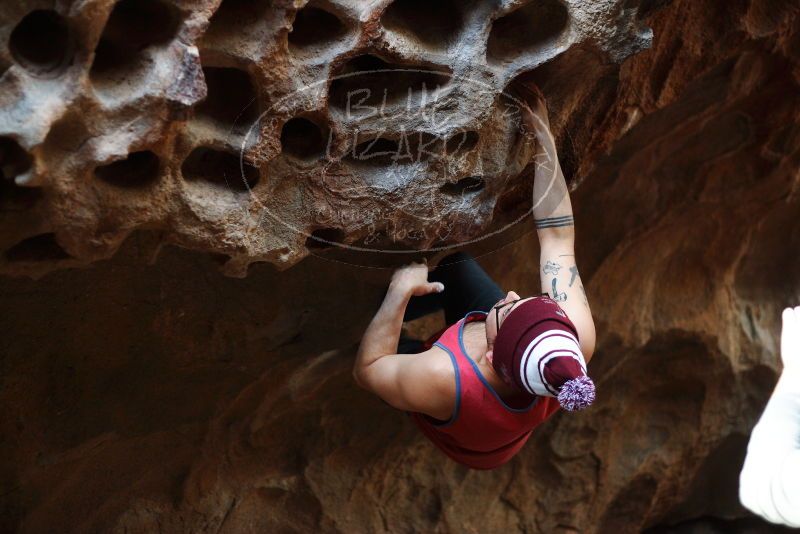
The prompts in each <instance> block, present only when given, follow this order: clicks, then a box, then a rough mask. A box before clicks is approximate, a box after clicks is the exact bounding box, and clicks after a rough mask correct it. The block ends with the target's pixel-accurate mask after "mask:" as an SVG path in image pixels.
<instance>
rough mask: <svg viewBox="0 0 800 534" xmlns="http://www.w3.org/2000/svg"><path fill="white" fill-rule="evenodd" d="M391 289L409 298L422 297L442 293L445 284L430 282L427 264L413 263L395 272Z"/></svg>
mask: <svg viewBox="0 0 800 534" xmlns="http://www.w3.org/2000/svg"><path fill="white" fill-rule="evenodd" d="M390 288H391V289H392V290H395V291H400V292H402V294H403V295H405V296H408V297H421V296H423V295H427V294H429V293H441V292H442V291H444V284H442V283H441V282H428V266H427V264H425V263H411V264H409V265H405V266H403V267H400V268H399V269H397V270H396V271H395V272H394V274H393V275H392V282H391V284H390Z"/></svg>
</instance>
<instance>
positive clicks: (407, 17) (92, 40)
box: [0, 0, 651, 277]
mask: <svg viewBox="0 0 800 534" xmlns="http://www.w3.org/2000/svg"><path fill="white" fill-rule="evenodd" d="M623 4H625V6H626V7H625V8H624V9H623V8H622V5H623ZM628 4H630V2H622V1H616V0H615V1H610V0H606V1H603V2H595V3H594V5H593V6H592V8H591V15H590V16H589V14H588V13H584V11H586V10H587V9H588V8H587V6H585V5H584V2H581V1H576V0H569V1H562V0H546V1H545V0H537V1H531V2H519V1H515V2H502V3H497V2H485V1H477V0H470V1H467V2H449V1H444V0H443V1H442V2H434V3H430V2H419V1H416V0H397V1H392V2H390V1H387V0H383V1H381V2H373V3H366V2H350V1H345V0H336V1H332V0H330V1H329V0H326V1H316V0H314V1H311V2H308V3H304V2H297V3H293V2H288V1H280V0H272V1H270V0H221V1H216V0H193V1H187V0H182V1H179V0H117V1H112V0H102V1H98V2H62V3H59V4H58V5H57V6H56V7H53V6H51V5H50V4H48V3H47V2H43V1H41V0H39V1H35V0H30V1H26V2H15V3H14V5H7V6H3V8H2V9H0V36H5V37H7V39H5V40H4V43H5V44H4V45H3V46H2V47H0V48H1V49H0V60H2V61H0V64H2V65H7V67H5V73H4V74H3V77H2V79H0V94H2V96H0V140H2V142H3V143H14V146H15V147H16V148H17V149H19V150H20V151H22V153H23V154H24V156H23V157H24V158H26V159H29V160H30V161H31V171H30V172H29V173H28V174H27V175H25V176H16V177H13V176H4V177H5V179H6V180H11V179H12V178H13V179H14V181H15V184H16V186H19V187H27V188H36V189H38V190H40V191H41V192H42V194H41V197H40V198H39V200H38V205H37V212H38V214H39V218H38V219H37V222H36V224H30V221H28V220H24V219H27V218H28V217H29V215H28V214H27V213H25V214H22V213H14V214H8V213H6V214H4V215H3V220H2V221H0V232H3V233H4V234H6V235H5V236H4V237H6V238H5V239H3V241H2V246H3V247H4V248H3V250H7V249H9V248H10V247H13V246H15V245H16V244H17V243H18V242H20V241H22V240H24V239H28V238H31V237H35V236H36V235H40V234H42V233H45V232H46V233H51V234H53V235H54V239H55V241H56V242H57V243H59V246H60V247H62V248H63V249H64V250H65V251H66V252H67V257H65V258H61V259H58V260H57V261H50V260H42V261H38V262H30V261H25V262H23V261H9V260H8V258H7V257H6V256H5V255H3V256H1V257H0V258H1V259H0V272H3V273H6V274H10V275H22V276H33V277H37V276H41V275H42V274H44V273H47V272H49V271H51V270H53V269H58V268H66V267H77V266H86V265H89V264H91V263H92V262H94V261H97V260H100V259H106V258H109V257H111V256H112V255H113V254H114V253H115V251H116V250H117V248H119V246H120V245H121V243H123V242H124V241H125V239H126V238H128V236H130V235H131V234H132V232H135V231H137V230H138V229H148V230H152V229H157V230H158V232H159V234H158V235H160V236H161V241H162V243H165V244H166V243H169V244H174V245H178V246H182V247H185V248H190V249H193V250H200V251H204V252H209V253H213V254H217V255H218V256H219V257H222V256H225V257H228V258H229V260H228V261H226V262H225V264H223V272H225V273H226V274H228V275H233V276H244V275H246V273H247V269H248V265H250V264H252V263H260V262H268V263H272V264H274V265H276V267H277V268H279V269H286V268H288V267H291V266H292V265H294V264H296V263H297V262H298V261H300V260H301V259H302V258H304V257H305V256H306V255H307V254H308V252H309V250H308V247H306V243H307V242H308V238H309V236H310V235H311V234H312V233H313V232H314V231H316V230H318V229H319V228H320V227H321V226H325V227H330V228H332V229H335V230H336V231H337V232H338V233H340V234H341V235H342V244H349V245H360V248H362V249H363V248H366V249H367V250H382V249H386V248H401V249H404V250H420V249H425V248H430V247H432V246H439V247H441V246H452V245H455V244H457V243H459V242H463V241H465V240H469V239H476V238H480V237H481V236H482V235H485V234H486V233H487V232H488V231H489V230H490V227H491V226H492V224H493V220H494V219H493V217H492V211H493V210H494V207H495V205H496V203H497V200H498V198H500V197H501V196H503V195H504V194H506V193H507V192H508V191H511V190H514V189H517V188H520V187H524V186H526V185H527V186H528V188H529V187H530V181H531V174H530V172H529V171H527V172H526V167H527V164H528V163H529V161H530V153H531V151H530V150H521V149H520V145H519V143H518V141H519V140H516V138H517V137H519V136H520V131H519V130H520V126H519V107H520V105H519V103H515V102H514V99H513V97H512V95H511V94H509V87H510V86H511V85H512V84H513V83H514V81H515V80H516V79H517V78H519V77H520V76H526V75H530V73H532V72H535V71H536V70H537V68H540V67H541V66H542V65H545V64H549V63H551V62H553V61H554V60H557V59H558V58H559V57H560V56H561V55H562V54H564V53H565V52H566V51H568V50H570V49H573V48H586V49H589V50H592V51H593V53H595V54H597V56H598V57H600V58H605V59H603V61H604V62H607V63H609V64H610V65H613V67H611V69H612V70H618V69H619V63H620V62H621V61H622V59H623V58H625V57H628V56H630V55H631V54H633V53H634V52H637V51H640V50H642V49H644V48H646V47H647V46H648V45H649V43H650V40H651V32H650V30H649V29H648V28H647V26H646V25H645V24H644V23H643V22H642V21H641V19H639V18H637V8H636V7H628V6H627V5H628ZM589 20H590V21H591V22H589ZM526 27H530V28H531V30H530V31H521V29H523V28H526ZM589 81H590V80H589ZM511 107H515V108H517V110H516V111H517V113H516V115H514V114H513V113H510V112H509V108H511ZM554 113H556V114H558V113H559V112H558V111H557V110H555V111H554ZM466 135H469V136H471V139H472V141H471V142H470V143H466V144H465V143H458V144H457V147H456V148H457V150H456V151H454V152H455V153H454V152H448V151H447V150H446V148H447V147H451V148H452V146H453V143H454V141H453V140H454V139H458V138H459V137H464V136H466ZM478 140H480V142H478ZM65 145H68V146H69V148H67V147H65ZM201 156H202V158H205V159H199V158H200V157H201ZM12 157H15V156H12ZM235 159H238V160H240V161H239V163H238V165H237V164H236V163H234V160H235ZM227 160H230V161H228V162H227V163H226V161H227ZM198 164H199V165H200V166H201V167H204V170H202V171H201V170H199V168H198ZM237 166H238V167H239V170H238V171H237V169H236V167H237ZM469 177H477V179H479V180H481V184H482V187H481V188H480V191H479V192H478V191H475V192H474V193H475V194H469V195H461V196H460V195H453V194H452V187H453V186H454V187H455V189H456V191H459V190H460V186H456V185H455V184H458V183H460V182H461V181H463V180H465V179H467V178H469ZM109 185H111V186H116V187H109ZM226 188H229V189H230V191H225V189H226ZM242 189H243V190H244V191H245V192H246V193H247V194H244V195H242V194H238V193H239V192H241V190H242ZM214 197H219V199H220V200H219V202H217V201H215V198H214ZM419 198H424V199H425V202H413V201H412V202H408V201H407V200H408V199H419ZM321 212H325V213H327V214H334V215H335V217H334V219H335V220H328V219H330V217H324V216H321ZM109 213H113V215H111V216H109V215H108V214H109ZM432 219H436V220H437V221H438V222H437V223H436V224H438V225H439V226H440V227H442V228H448V229H449V230H448V231H447V232H443V231H438V232H437V231H434V230H435V229H433V228H431V226H432V222H431V221H432ZM464 221H472V223H471V224H464ZM7 228H13V230H5V229H7ZM396 228H403V231H402V232H398V231H394V230H393V229H396Z"/></svg>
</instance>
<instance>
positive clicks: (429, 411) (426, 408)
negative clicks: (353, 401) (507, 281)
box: [353, 91, 595, 469]
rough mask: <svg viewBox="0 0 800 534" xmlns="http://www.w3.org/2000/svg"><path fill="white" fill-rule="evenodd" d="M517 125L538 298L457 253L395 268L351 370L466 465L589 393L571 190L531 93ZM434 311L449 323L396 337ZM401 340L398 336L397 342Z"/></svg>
mask: <svg viewBox="0 0 800 534" xmlns="http://www.w3.org/2000/svg"><path fill="white" fill-rule="evenodd" d="M534 96H535V98H534V99H532V106H531V107H530V108H528V107H527V106H525V108H526V109H525V113H524V115H523V116H524V119H523V120H524V126H525V128H526V129H527V130H528V131H530V132H532V133H533V134H534V135H535V136H536V140H537V142H538V146H539V147H540V150H538V151H537V152H538V154H537V156H535V158H536V160H535V163H536V170H535V174H534V208H533V215H534V220H535V224H536V231H537V234H538V238H539V243H540V249H541V251H540V262H539V263H540V273H539V274H540V277H541V287H542V291H543V292H546V294H545V295H541V296H534V297H528V298H521V297H520V296H519V295H518V294H517V293H515V292H514V291H508V292H507V293H504V292H503V291H501V290H500V288H499V287H498V286H497V284H495V283H494V282H493V281H492V280H491V279H490V278H489V276H488V275H487V274H486V273H485V272H484V271H483V270H482V269H481V268H480V267H479V266H478V264H477V263H476V262H475V260H474V259H472V258H471V257H469V256H468V255H466V254H464V253H456V254H452V255H450V256H448V257H446V258H444V259H443V260H442V261H441V262H440V263H439V265H438V266H437V268H436V269H435V270H433V271H432V272H431V273H430V280H429V279H428V274H429V273H428V268H427V266H426V265H424V264H412V265H409V266H406V267H403V268H400V269H398V270H397V271H396V272H395V273H394V275H393V277H392V280H391V283H390V285H389V289H388V291H387V293H386V296H385V298H384V300H383V303H382V305H381V307H380V309H379V310H378V312H377V314H376V315H375V317H374V318H373V319H372V322H371V323H370V325H369V327H368V328H367V330H366V332H365V333H364V336H363V339H362V341H361V345H360V347H359V350H358V353H357V356H356V362H355V367H354V369H353V376H354V378H355V380H356V382H357V383H358V384H359V385H360V386H361V387H363V388H365V389H367V390H368V391H371V392H373V393H375V394H376V395H378V396H379V397H380V398H382V399H383V400H384V401H386V402H387V403H389V404H390V405H391V406H393V407H395V408H398V409H400V410H406V411H408V412H410V415H411V417H412V418H413V419H414V421H415V422H416V423H417V425H418V426H419V428H420V429H421V431H422V432H423V433H424V435H425V436H427V437H428V438H429V439H430V440H431V441H432V442H433V443H434V444H435V445H436V446H437V447H439V448H440V449H441V450H442V451H443V452H444V453H445V454H447V455H448V456H449V457H450V458H452V459H453V460H455V461H456V462H459V463H461V464H464V465H466V466H468V467H471V468H475V469H492V468H495V467H498V466H500V465H502V464H504V463H506V462H507V461H509V460H510V459H511V458H512V457H513V456H514V455H515V454H516V453H517V452H518V451H519V450H520V449H521V448H522V446H523V445H524V444H525V442H526V441H527V439H528V437H529V436H530V434H531V431H532V430H533V429H534V428H535V427H536V426H537V425H539V424H541V423H542V422H543V421H545V420H546V419H547V418H548V417H549V416H550V415H552V414H553V413H554V412H556V411H557V410H558V409H559V407H562V408H564V409H566V410H569V411H573V410H580V409H583V408H585V407H586V406H588V405H589V404H591V402H592V401H593V400H594V384H593V383H592V381H591V379H590V378H589V377H588V376H587V374H586V372H587V370H586V364H587V362H588V361H589V359H590V358H591V356H592V352H593V351H594V345H595V328H594V322H593V320H592V314H591V311H590V309H589V303H588V301H587V299H586V293H585V291H584V288H583V283H582V282H581V278H580V274H578V268H577V265H576V263H575V251H574V242H575V228H574V222H573V217H572V206H571V203H570V198H569V192H568V190H567V185H566V182H565V180H564V175H563V173H562V171H561V167H560V165H559V164H558V159H557V157H556V151H555V143H554V141H553V137H552V135H551V134H550V129H549V122H548V118H547V110H546V107H545V104H544V101H543V99H542V98H541V96H540V95H539V94H538V91H536V94H535V95H534ZM440 308H443V309H444V312H445V320H446V322H447V324H449V325H452V326H450V327H449V328H447V329H446V330H445V331H444V333H442V334H441V336H440V337H438V340H436V341H435V343H422V342H421V341H417V340H410V339H400V334H401V328H402V324H403V322H404V320H405V321H408V320H413V319H415V318H417V317H420V316H422V315H425V314H426V313H430V312H432V311H435V310H436V309H440ZM398 342H399V343H398Z"/></svg>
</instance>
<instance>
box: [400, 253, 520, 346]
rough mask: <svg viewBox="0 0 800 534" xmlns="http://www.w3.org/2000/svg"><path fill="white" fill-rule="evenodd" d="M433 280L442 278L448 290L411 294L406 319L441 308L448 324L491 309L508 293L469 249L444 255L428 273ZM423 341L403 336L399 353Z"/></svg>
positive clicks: (419, 344) (430, 279)
mask: <svg viewBox="0 0 800 534" xmlns="http://www.w3.org/2000/svg"><path fill="white" fill-rule="evenodd" d="M428 280H429V281H430V282H441V283H443V284H444V291H442V292H441V293H431V294H429V295H425V296H423V297H411V300H410V301H409V303H408V307H407V308H406V313H405V315H404V316H403V321H412V320H414V319H418V318H420V317H423V316H425V315H428V314H430V313H433V312H435V311H438V310H440V309H444V319H445V322H446V323H447V324H448V325H452V324H454V323H456V322H458V320H459V319H461V318H462V317H464V316H465V315H466V314H467V313H469V312H471V311H478V310H479V311H484V312H487V313H488V312H489V310H491V308H492V306H494V305H495V304H497V301H498V300H500V299H502V298H503V297H504V296H505V293H503V291H502V290H501V289H500V287H499V286H498V285H497V284H496V283H495V282H494V280H492V279H491V278H490V277H489V275H488V274H486V271H484V270H483V269H482V268H481V266H480V265H478V262H476V261H475V258H473V257H472V256H470V255H469V254H467V253H465V252H456V253H454V254H450V255H449V256H447V257H445V258H443V259H442V261H440V262H439V264H438V265H437V266H436V268H435V269H434V270H432V271H431V272H430V273H428ZM422 344H423V343H422V341H420V340H418V339H412V338H407V337H401V338H400V343H399V344H398V349H397V352H398V354H413V353H417V352H419V351H420V349H421V347H422Z"/></svg>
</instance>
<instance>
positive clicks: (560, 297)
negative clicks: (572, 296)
mask: <svg viewBox="0 0 800 534" xmlns="http://www.w3.org/2000/svg"><path fill="white" fill-rule="evenodd" d="M556 282H557V280H556V279H555V278H553V300H555V301H556V302H564V301H565V300H567V294H566V293H565V292H563V291H562V292H561V293H559V292H558V289H557V288H556Z"/></svg>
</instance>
